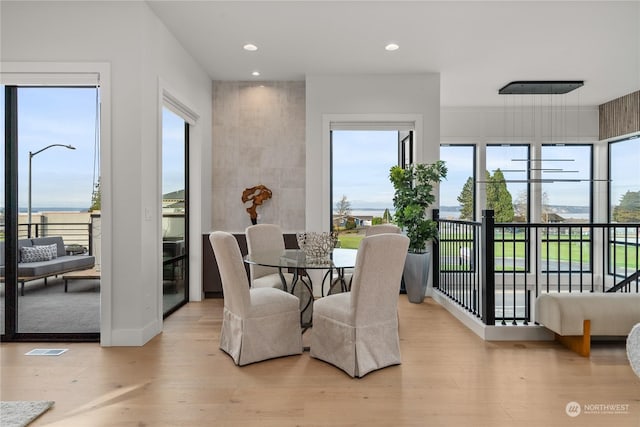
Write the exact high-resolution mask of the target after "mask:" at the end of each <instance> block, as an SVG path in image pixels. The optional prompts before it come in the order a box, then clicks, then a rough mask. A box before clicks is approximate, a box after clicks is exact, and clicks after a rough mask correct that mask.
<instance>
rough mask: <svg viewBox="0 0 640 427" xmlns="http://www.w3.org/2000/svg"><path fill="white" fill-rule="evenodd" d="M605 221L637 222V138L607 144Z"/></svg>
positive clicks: (639, 181) (639, 186) (639, 173)
mask: <svg viewBox="0 0 640 427" xmlns="http://www.w3.org/2000/svg"><path fill="white" fill-rule="evenodd" d="M609 159H610V160H609V161H610V164H609V180H610V183H609V219H610V220H611V221H612V222H619V223H629V222H633V223H640V167H639V165H640V137H639V136H636V137H634V138H629V139H624V140H621V141H615V142H612V143H610V144H609Z"/></svg>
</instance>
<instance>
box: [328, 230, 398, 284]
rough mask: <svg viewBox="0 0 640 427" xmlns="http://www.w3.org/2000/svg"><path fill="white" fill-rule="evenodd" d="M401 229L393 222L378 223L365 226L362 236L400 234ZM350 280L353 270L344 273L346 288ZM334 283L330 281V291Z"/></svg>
mask: <svg viewBox="0 0 640 427" xmlns="http://www.w3.org/2000/svg"><path fill="white" fill-rule="evenodd" d="M401 231H402V229H401V228H400V227H398V226H397V225H395V224H378V225H372V226H370V227H367V228H366V229H365V231H364V236H365V237H368V236H375V235H376V234H383V233H393V234H400V232H401ZM352 280H353V272H351V271H350V272H349V273H345V274H344V282H345V283H346V284H347V285H348V288H351V281H352ZM334 283H335V282H334ZM334 283H332V286H331V289H330V291H331V290H333V289H334V288H336V286H334ZM338 284H340V283H338Z"/></svg>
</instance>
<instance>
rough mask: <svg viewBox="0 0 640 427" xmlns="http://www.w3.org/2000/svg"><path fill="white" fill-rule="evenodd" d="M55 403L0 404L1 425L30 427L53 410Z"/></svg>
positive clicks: (25, 402) (18, 402) (21, 402)
mask: <svg viewBox="0 0 640 427" xmlns="http://www.w3.org/2000/svg"><path fill="white" fill-rule="evenodd" d="M53 403H54V402H51V401H46V400H34V401H27V400H18V401H13V402H0V425H1V426H2V427H24V426H26V425H29V424H30V423H31V422H32V421H33V420H35V419H36V418H38V417H39V416H40V415H42V414H43V413H44V412H46V411H47V410H48V409H49V408H51V407H52V406H53Z"/></svg>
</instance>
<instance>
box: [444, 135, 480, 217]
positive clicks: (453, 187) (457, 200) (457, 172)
mask: <svg viewBox="0 0 640 427" xmlns="http://www.w3.org/2000/svg"><path fill="white" fill-rule="evenodd" d="M475 152H476V147H475V145H442V146H440V160H443V161H444V162H445V163H446V165H447V171H448V172H447V179H446V180H443V181H442V182H441V183H440V218H443V219H465V220H474V219H475V207H476V191H475V187H476V186H475V181H476V171H475Z"/></svg>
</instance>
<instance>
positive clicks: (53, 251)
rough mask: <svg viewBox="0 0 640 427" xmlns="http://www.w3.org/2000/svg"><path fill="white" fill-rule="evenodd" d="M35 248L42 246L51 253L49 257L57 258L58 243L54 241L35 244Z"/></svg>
mask: <svg viewBox="0 0 640 427" xmlns="http://www.w3.org/2000/svg"><path fill="white" fill-rule="evenodd" d="M35 247H36V248H39V247H42V248H47V249H48V250H49V252H50V253H51V258H49V259H55V258H58V245H56V244H55V243H52V244H50V245H35Z"/></svg>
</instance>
